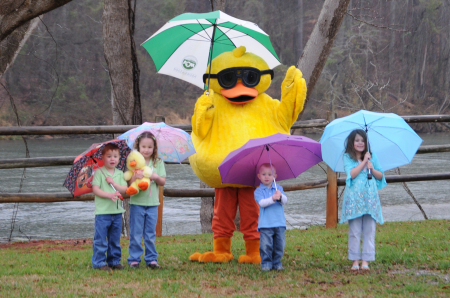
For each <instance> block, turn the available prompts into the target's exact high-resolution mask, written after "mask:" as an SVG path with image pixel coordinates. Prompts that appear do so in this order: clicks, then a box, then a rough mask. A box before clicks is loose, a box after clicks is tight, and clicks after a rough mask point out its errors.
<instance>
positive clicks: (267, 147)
mask: <svg viewBox="0 0 450 298" xmlns="http://www.w3.org/2000/svg"><path fill="white" fill-rule="evenodd" d="M266 150H267V154H268V155H269V163H270V170H271V171H272V176H273V183H274V184H275V190H278V188H277V182H276V181H275V175H274V174H273V168H272V160H271V159H270V153H269V146H267V145H266Z"/></svg>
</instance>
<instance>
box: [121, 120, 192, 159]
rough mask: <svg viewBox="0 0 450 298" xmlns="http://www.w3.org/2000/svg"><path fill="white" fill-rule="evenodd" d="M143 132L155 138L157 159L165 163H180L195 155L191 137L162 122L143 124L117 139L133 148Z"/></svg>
mask: <svg viewBox="0 0 450 298" xmlns="http://www.w3.org/2000/svg"><path fill="white" fill-rule="evenodd" d="M143 132H151V133H152V134H153V135H154V136H155V138H156V140H157V142H158V157H159V158H161V159H162V160H163V161H165V162H177V163H181V162H182V161H183V160H185V159H186V158H188V157H189V156H191V155H192V154H194V153H195V149H194V144H192V139H191V136H190V135H189V134H188V133H187V132H185V131H184V130H182V129H178V128H175V127H172V126H169V125H167V124H165V123H164V122H159V123H150V122H144V123H143V124H141V125H139V126H138V127H136V128H133V129H130V130H129V131H127V132H125V133H124V134H122V135H120V136H119V137H118V138H119V139H123V140H126V142H127V144H128V146H129V147H130V148H133V145H134V142H135V141H136V139H137V137H138V136H139V135H140V134H141V133H143Z"/></svg>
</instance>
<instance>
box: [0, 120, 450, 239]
mask: <svg viewBox="0 0 450 298" xmlns="http://www.w3.org/2000/svg"><path fill="white" fill-rule="evenodd" d="M403 119H405V121H406V122H408V123H420V122H450V115H427V116H403ZM327 123H328V121H326V120H324V119H315V120H307V121H298V122H295V123H294V125H293V126H292V130H295V129H304V128H323V127H325V126H326V125H327ZM171 126H173V127H177V128H180V129H183V130H185V131H188V132H190V131H191V130H192V127H191V126H190V125H171ZM135 127H137V125H118V126H46V127H42V126H38V127H35V126H31V127H0V136H1V135H3V136H13V135H22V136H24V135H73V134H76V135H80V134H120V133H123V132H125V131H127V130H129V129H131V128H135ZM112 138H114V137H113V136H112ZM433 152H450V144H447V145H431V146H420V148H419V150H418V151H417V154H426V153H433ZM74 159H75V156H58V157H37V158H17V159H4V160H1V159H0V169H13V168H30V167H49V166H67V165H72V164H73V160H74ZM185 163H187V162H185ZM443 179H450V172H446V173H428V174H420V175H390V176H386V181H387V182H388V183H398V182H410V181H429V180H443ZM280 184H281V185H282V186H283V188H284V190H285V191H288V192H289V191H296V190H304V189H312V188H322V187H327V212H326V226H327V227H328V228H330V227H336V224H337V214H338V213H337V195H338V194H337V188H338V186H343V185H345V179H344V178H337V174H336V173H335V172H333V171H331V170H330V169H329V168H328V170H327V179H323V180H316V181H308V182H302V183H283V182H281V183H280ZM164 196H166V197H189V198H191V197H214V189H212V188H198V189H170V188H163V187H160V189H159V199H160V203H161V204H160V206H159V212H158V221H157V228H156V230H157V231H156V232H157V235H158V236H161V234H162V208H163V202H164V200H163V198H164ZM90 200H94V195H93V194H86V195H82V196H78V197H73V196H72V195H71V194H70V193H68V192H64V193H0V203H19V202H20V203H48V202H66V201H90Z"/></svg>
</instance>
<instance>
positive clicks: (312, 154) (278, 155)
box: [219, 133, 322, 187]
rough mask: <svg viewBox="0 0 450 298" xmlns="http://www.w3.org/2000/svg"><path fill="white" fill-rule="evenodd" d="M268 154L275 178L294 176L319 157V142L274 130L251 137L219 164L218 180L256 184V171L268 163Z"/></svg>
mask: <svg viewBox="0 0 450 298" xmlns="http://www.w3.org/2000/svg"><path fill="white" fill-rule="evenodd" d="M267 149H269V151H267ZM269 155H270V161H271V162H272V164H273V165H274V166H275V167H276V172H277V175H278V177H277V179H276V180H277V181H278V180H285V179H292V178H296V177H297V176H298V175H300V174H301V173H303V172H304V171H306V170H307V169H309V168H310V167H312V166H314V165H316V164H318V163H319V162H321V161H322V153H321V148H320V143H319V142H317V141H314V140H312V139H310V138H307V137H303V136H291V135H285V134H281V133H278V134H274V135H271V136H268V137H265V138H259V139H251V140H249V141H248V142H247V143H245V144H244V146H242V147H241V148H239V149H236V150H234V151H233V152H231V153H230V154H228V156H227V157H226V158H225V159H224V160H223V161H222V163H221V164H220V166H219V172H220V176H221V177H222V183H233V184H241V185H249V186H255V187H256V186H258V185H259V184H260V181H259V179H258V177H257V176H256V175H257V174H258V171H259V167H260V166H261V165H262V164H264V163H269Z"/></svg>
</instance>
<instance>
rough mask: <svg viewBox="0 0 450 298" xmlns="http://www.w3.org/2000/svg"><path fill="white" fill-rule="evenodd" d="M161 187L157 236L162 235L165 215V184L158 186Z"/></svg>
mask: <svg viewBox="0 0 450 298" xmlns="http://www.w3.org/2000/svg"><path fill="white" fill-rule="evenodd" d="M158 189H159V206H158V219H157V220H156V237H161V236H162V217H163V203H164V186H158Z"/></svg>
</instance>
